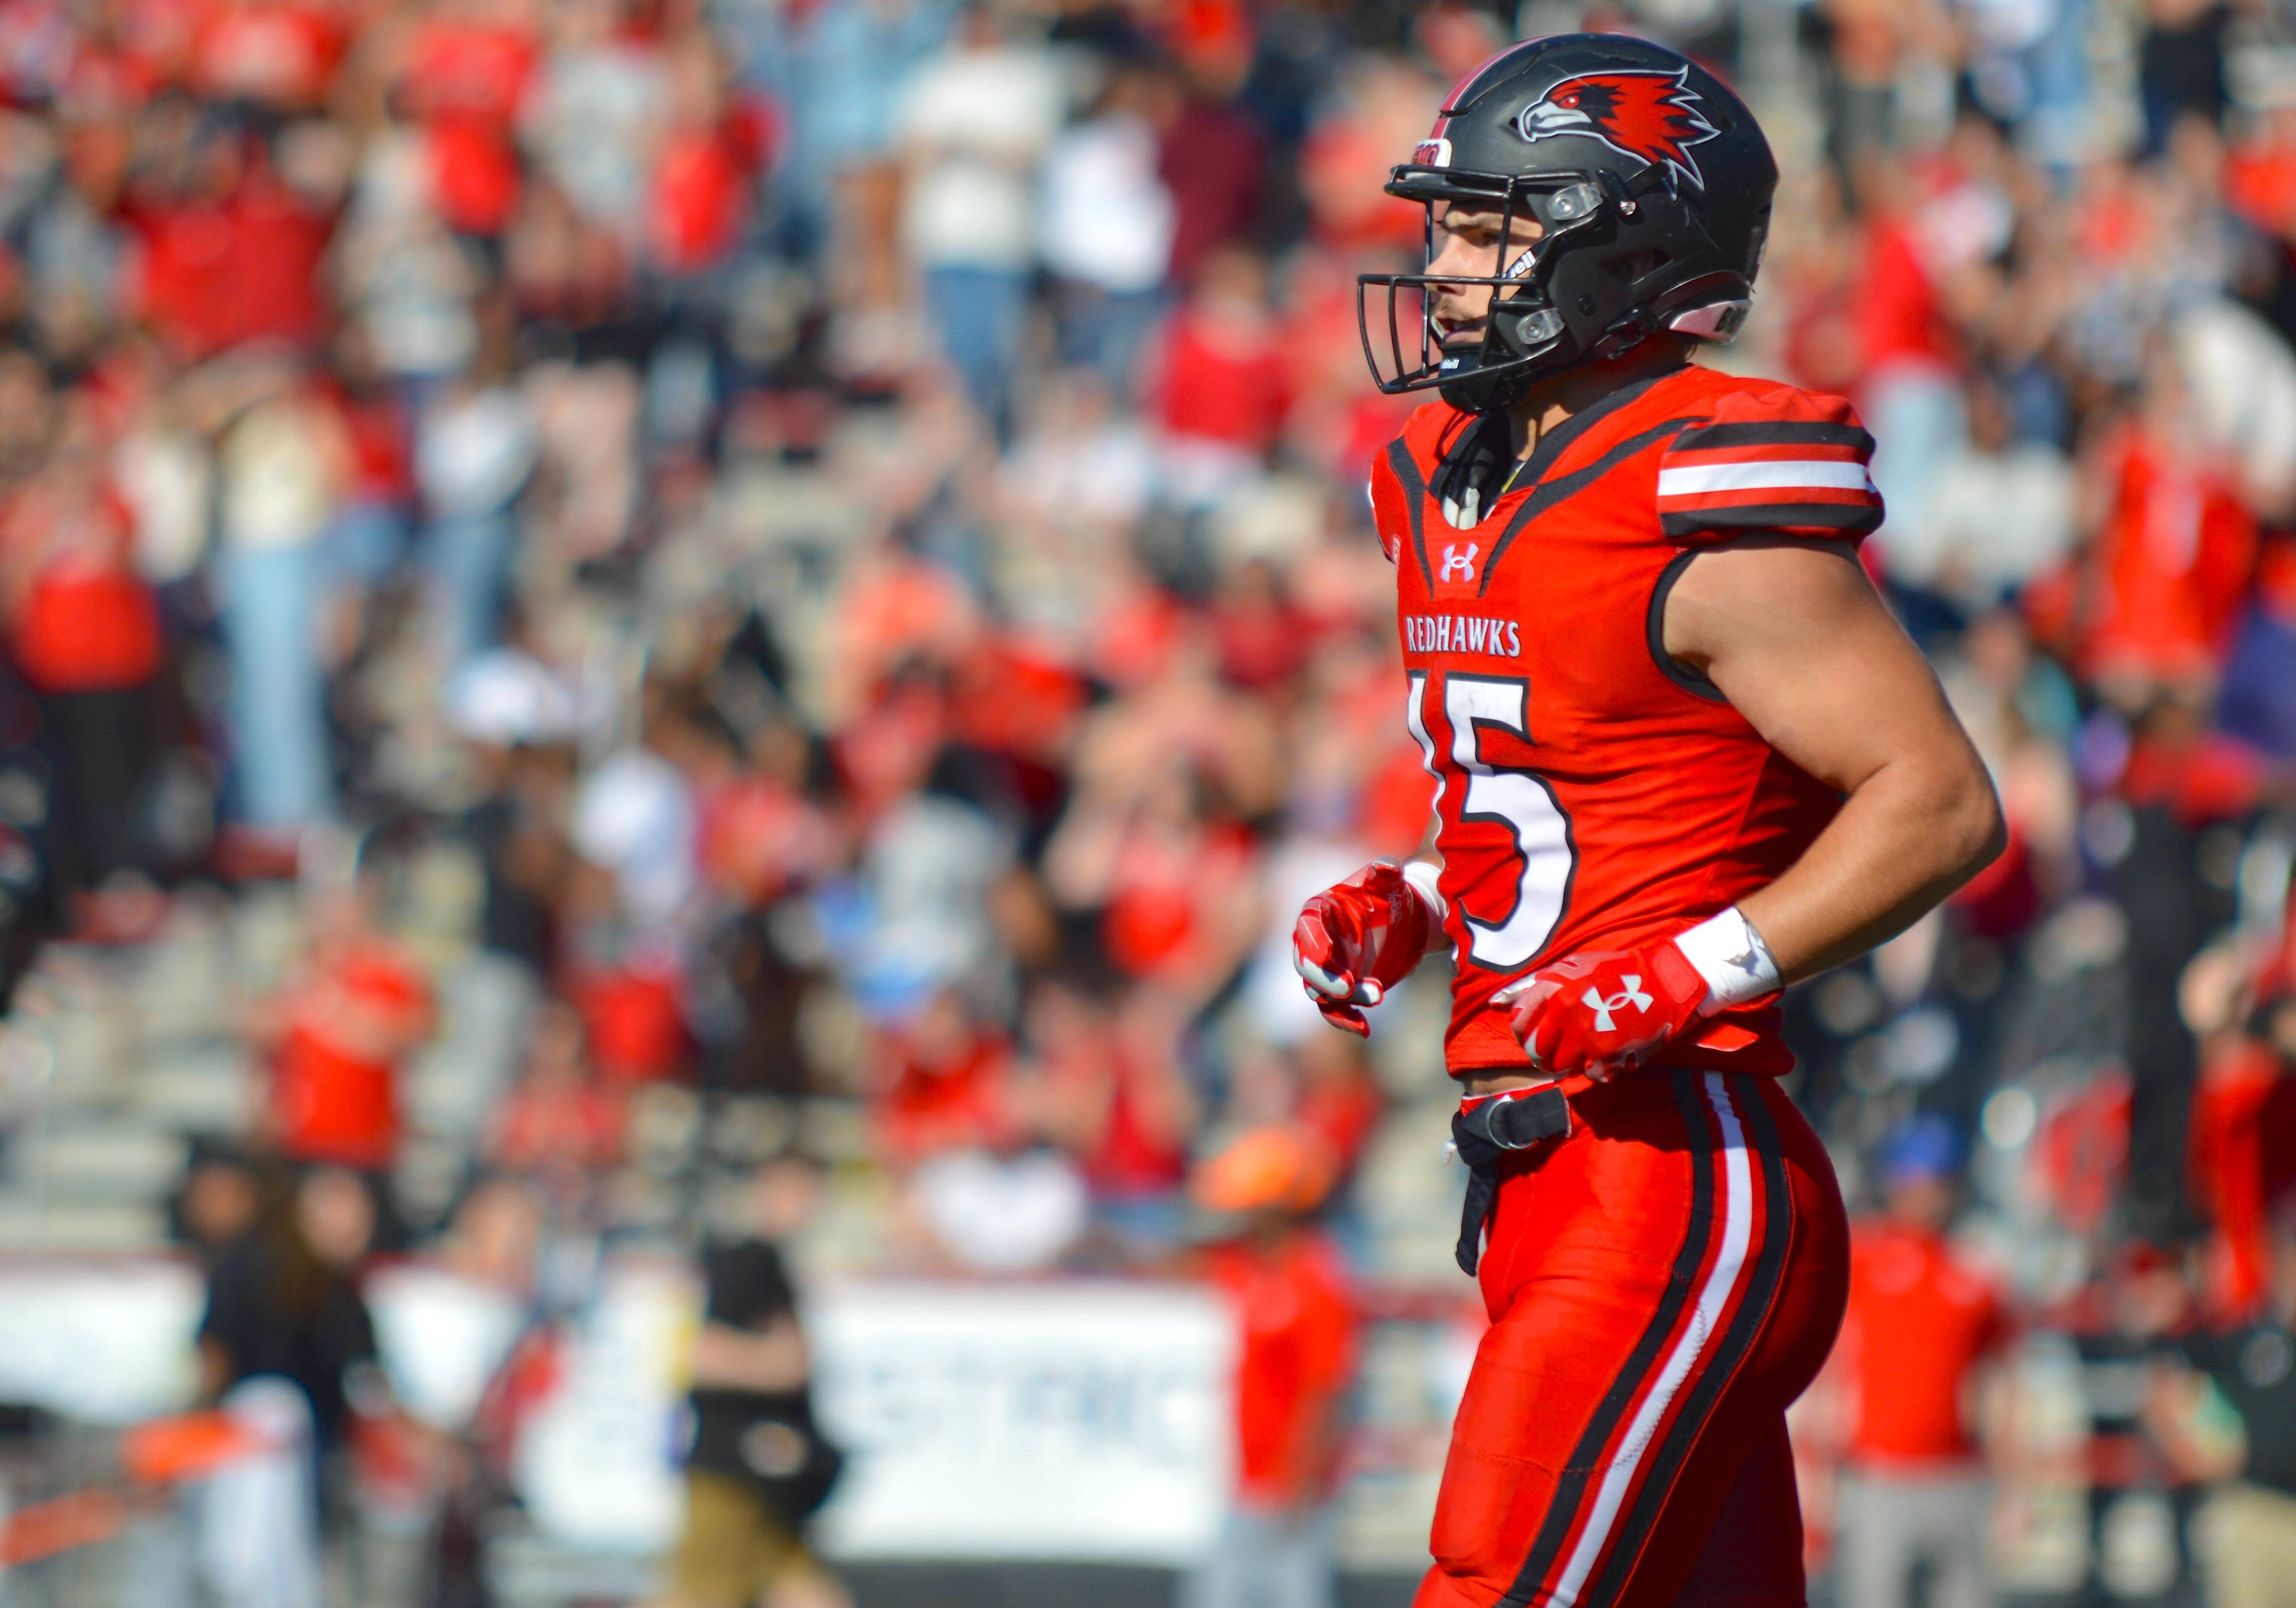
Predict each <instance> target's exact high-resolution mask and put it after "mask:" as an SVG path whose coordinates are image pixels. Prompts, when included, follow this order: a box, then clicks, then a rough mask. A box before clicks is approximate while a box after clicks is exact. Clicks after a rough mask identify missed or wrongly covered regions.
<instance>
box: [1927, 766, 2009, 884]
mask: <svg viewBox="0 0 2296 1608" xmlns="http://www.w3.org/2000/svg"><path fill="white" fill-rule="evenodd" d="M1932 812H1933V817H1934V820H1933V830H1932V833H1931V844H1932V845H1934V852H1935V853H1936V855H1937V861H1938V866H1937V869H1938V872H1939V880H1941V881H1943V882H1945V883H1946V884H1947V885H1948V886H1952V887H1959V886H1961V885H1962V884H1963V883H1964V882H1967V881H1968V880H1969V879H1970V878H1971V877H1974V876H1976V875H1977V874H1978V872H1980V871H1981V870H1983V869H1985V868H1986V867H1987V866H1989V865H1991V864H1992V863H1993V862H1994V861H1996V860H1998V859H1999V858H2000V857H2001V852H2002V851H2003V850H2004V849H2005V848H2007V847H2008V846H2009V828H2008V823H2007V822H2006V821H2005V820H2004V819H2003V818H2002V814H2001V798H2000V796H1999V795H1998V794H1997V793H1996V792H1995V791H1994V790H1993V779H1992V778H1991V777H1990V776H1989V775H1988V774H1986V770H1985V766H1984V763H1982V762H1981V761H1980V760H1979V759H1978V757H1977V755H1975V754H1974V753H1971V752H1969V751H1968V750H1967V749H1966V748H1964V750H1963V753H1962V756H1961V758H1960V760H1959V762H1958V763H1955V764H1953V765H1951V766H1949V767H1946V768H1945V773H1944V774H1942V775H1940V776H1939V778H1938V786H1937V788H1936V792H1935V796H1934V801H1933V804H1932Z"/></svg>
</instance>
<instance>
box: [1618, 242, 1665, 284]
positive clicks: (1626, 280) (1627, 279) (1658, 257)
mask: <svg viewBox="0 0 2296 1608" xmlns="http://www.w3.org/2000/svg"><path fill="white" fill-rule="evenodd" d="M1673 260H1674V258H1673V257H1672V256H1671V255H1670V254H1669V253H1667V252H1665V251H1662V250H1660V249H1658V248H1657V247H1655V246H1653V247H1652V248H1651V249H1649V250H1647V251H1629V252H1628V253H1627V254H1626V255H1625V256H1623V257H1608V258H1605V259H1604V260H1603V273H1607V274H1609V275H1610V276H1611V278H1612V279H1615V280H1617V281H1619V282H1620V283H1622V284H1628V285H1631V284H1633V283H1635V282H1636V281H1638V280H1643V279H1646V278H1648V277H1649V276H1650V275H1651V274H1653V273H1657V272H1658V271H1659V270H1660V269H1661V268H1663V267H1665V266H1666V265H1667V264H1669V262H1672V261H1673Z"/></svg>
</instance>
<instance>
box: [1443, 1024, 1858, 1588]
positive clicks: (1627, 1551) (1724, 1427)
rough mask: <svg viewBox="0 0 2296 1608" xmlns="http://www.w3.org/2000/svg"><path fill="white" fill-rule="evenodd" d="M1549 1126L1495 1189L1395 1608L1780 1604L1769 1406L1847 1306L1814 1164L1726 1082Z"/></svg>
mask: <svg viewBox="0 0 2296 1608" xmlns="http://www.w3.org/2000/svg"><path fill="white" fill-rule="evenodd" d="M1570 1105H1571V1116H1572V1130H1571V1132H1570V1135H1569V1136H1568V1137H1566V1138H1563V1139H1553V1140H1548V1141H1546V1142H1544V1143H1542V1144H1539V1145H1537V1146H1535V1147H1532V1148H1531V1149H1529V1150H1528V1151H1525V1152H1524V1153H1523V1155H1522V1157H1521V1160H1520V1161H1519V1162H1517V1163H1515V1164H1514V1166H1513V1168H1512V1169H1511V1170H1510V1171H1507V1172H1506V1173H1505V1175H1504V1176H1503V1177H1502V1179H1501V1181H1500V1184H1499V1189H1498V1200H1497V1206H1496V1207H1495V1209H1494V1211H1493V1212H1492V1216H1491V1224H1490V1240H1489V1249H1488V1251H1487V1252H1486V1253H1485V1254H1484V1256H1483V1259H1482V1265H1481V1268H1480V1272H1479V1275H1478V1277H1480V1282H1481V1285H1482V1291H1483V1302H1484V1305H1485V1307H1486V1308H1487V1309H1488V1311H1489V1313H1490V1318H1491V1326H1490V1328H1489V1330H1488V1332H1487V1333H1486V1334H1485V1335H1484V1336H1483V1341H1482V1344H1481V1346H1480V1349H1478V1351H1476V1353H1475V1366H1474V1369H1473V1371H1472V1373H1471V1374H1470V1375H1468V1378H1467V1391H1466V1395H1465V1397H1464V1400H1462V1401H1461V1402H1460V1404H1459V1416H1458V1420H1457V1422H1456V1424H1455V1425H1454V1426H1453V1428H1452V1432H1451V1452H1450V1457H1449V1458H1448V1460H1447V1462H1446V1464H1445V1465H1444V1469H1443V1487H1442V1492H1441V1495H1440V1497H1439V1498H1438V1500H1437V1502H1436V1506H1435V1529H1434V1536H1433V1552H1434V1555H1435V1566H1434V1567H1433V1568H1432V1569H1431V1570H1429V1571H1428V1572H1427V1577H1426V1579H1423V1581H1421V1582H1420V1586H1419V1594H1418V1596H1417V1597H1416V1598H1415V1602H1414V1608H1490V1605H1491V1604H1540V1605H1543V1604H1557V1605H1558V1608H1570V1605H1586V1608H1661V1604H1702V1605H1704V1604H1733V1605H1742V1604H1743V1605H1744V1608H1754V1605H1756V1604H1759V1605H1760V1608H1773V1605H1791V1608H1800V1604H1801V1603H1802V1602H1803V1600H1804V1598H1803V1588H1802V1572H1801V1506H1800V1499H1799V1498H1798V1496H1797V1495H1796V1492H1795V1490H1794V1478H1793V1462H1792V1455H1791V1453H1790V1451H1789V1449H1788V1448H1787V1445H1786V1439H1785V1409H1786V1406H1787V1404H1788V1403H1789V1402H1791V1401H1792V1400H1793V1399H1794V1398H1795V1397H1796V1396H1798V1395H1800V1393H1801V1392H1802V1391H1803V1389H1804V1388H1805V1387H1806V1386H1807V1385H1808V1384H1809V1382H1810V1380H1811V1379H1812V1378H1813V1377H1814V1376H1815V1375H1816V1373H1817V1369H1818V1365H1819V1364H1820V1363H1822V1362H1824V1361H1825V1354H1826V1352H1827V1351H1829V1350H1831V1349H1832V1347H1833V1337H1834V1334H1835V1332H1836V1331H1837V1330H1838V1329H1839V1328H1840V1327H1841V1309H1842V1305H1843V1303H1844V1302H1846V1301H1847V1299H1848V1297H1849V1226H1848V1223H1847V1222H1846V1220H1844V1218H1843V1215H1842V1211H1841V1191H1840V1189H1839V1188H1837V1186H1836V1185H1835V1183H1834V1179H1833V1167H1832V1166H1831V1165H1830V1164H1829V1163H1828V1162H1827V1160H1826V1156H1825V1148H1824V1147H1822V1146H1821V1145H1820V1144H1819V1143H1818V1140H1817V1136H1816V1134H1814V1133H1813V1132H1811V1131H1810V1128H1809V1124H1808V1122H1804V1121H1803V1120H1802V1117H1801V1114H1800V1112H1798V1111H1796V1110H1795V1109H1794V1106H1793V1103H1792V1101H1790V1100H1789V1099H1787V1098H1786V1097H1785V1095H1784V1092H1783V1091H1781V1090H1779V1089H1778V1087H1777V1085H1776V1083H1775V1082H1774V1081H1773V1080H1771V1079H1768V1078H1758V1077H1750V1076H1747V1075H1744V1074H1743V1073H1739V1074H1730V1073H1712V1072H1685V1071H1679V1070H1668V1069H1664V1068H1655V1067H1654V1068H1650V1069H1647V1070H1644V1071H1641V1072H1633V1073H1623V1074H1621V1075H1620V1076H1619V1077H1618V1078H1616V1079H1614V1080H1612V1081H1611V1082H1609V1083H1607V1084H1603V1085H1601V1086H1599V1087H1596V1088H1595V1089H1593V1090H1589V1091H1587V1093H1586V1094H1583V1095H1580V1096H1579V1097H1577V1098H1573V1099H1572V1101H1571V1102H1570ZM1718 1519H1719V1520H1720V1521H1721V1522H1718Z"/></svg>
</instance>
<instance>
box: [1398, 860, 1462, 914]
mask: <svg viewBox="0 0 2296 1608" xmlns="http://www.w3.org/2000/svg"><path fill="white" fill-rule="evenodd" d="M1442 874H1443V872H1442V868H1441V867H1439V866H1433V865H1430V864H1428V863H1427V861H1423V860H1406V861H1404V862H1403V879H1404V881H1406V882H1407V883H1409V884H1410V885H1411V886H1413V887H1414V888H1415V889H1416V890H1417V891H1418V894H1419V896H1420V897H1421V898H1422V899H1424V900H1425V901H1427V910H1428V913H1429V914H1430V915H1431V916H1433V917H1434V918H1435V925H1436V926H1442V925H1443V923H1444V922H1446V921H1447V920H1449V919H1450V918H1451V907H1450V905H1448V904H1447V903H1446V902H1444V899H1443V894H1442V890H1441V889H1440V888H1439V887H1438V886H1436V878H1437V877H1440V876H1441V875H1442Z"/></svg>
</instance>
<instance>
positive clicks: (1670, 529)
mask: <svg viewBox="0 0 2296 1608" xmlns="http://www.w3.org/2000/svg"><path fill="white" fill-rule="evenodd" d="M1881 523H1882V506H1881V504H1880V503H1878V502H1752V503H1748V504H1746V505H1745V506H1743V507H1742V508H1694V509H1689V510H1685V511H1683V512H1681V513H1674V514H1661V515H1660V516H1659V518H1658V527H1659V530H1660V531H1661V533H1662V534H1663V535H1668V536H1671V537H1674V538H1677V539H1679V538H1681V537H1684V536H1694V535H1697V534H1698V533H1699V532H1700V531H1702V530H1838V531H1843V532H1847V533H1849V534H1851V535H1861V536H1862V535H1865V534H1866V532H1867V531H1870V530H1874V529H1876V528H1878V527H1879V526H1880V525H1881ZM1493 556H1494V557H1496V556H1497V555H1496V554H1494V555H1493Z"/></svg>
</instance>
